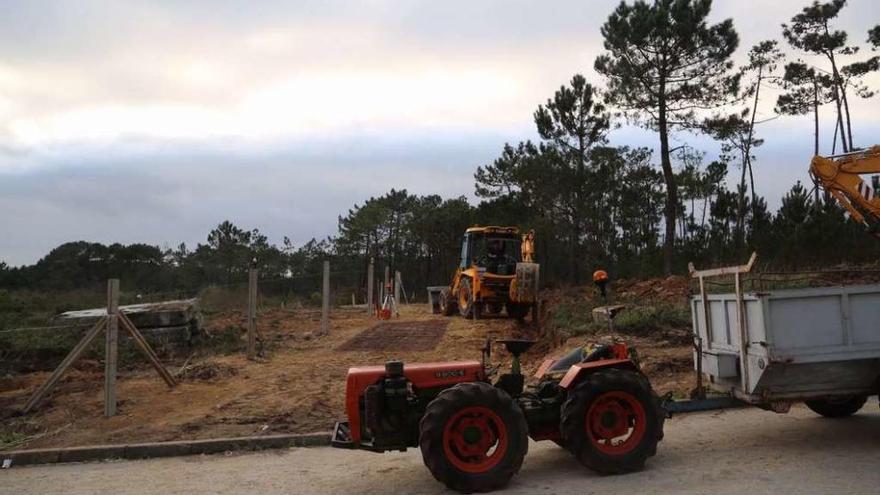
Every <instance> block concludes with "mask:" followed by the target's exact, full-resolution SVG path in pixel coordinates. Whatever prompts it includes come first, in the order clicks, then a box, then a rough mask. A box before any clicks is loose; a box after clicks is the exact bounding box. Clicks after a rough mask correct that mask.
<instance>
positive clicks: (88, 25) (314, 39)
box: [0, 0, 880, 264]
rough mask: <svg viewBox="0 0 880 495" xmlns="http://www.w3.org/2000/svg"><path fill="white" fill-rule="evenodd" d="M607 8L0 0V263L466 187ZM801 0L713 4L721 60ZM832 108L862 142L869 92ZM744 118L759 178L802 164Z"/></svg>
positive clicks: (319, 217)
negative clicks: (730, 34)
mask: <svg viewBox="0 0 880 495" xmlns="http://www.w3.org/2000/svg"><path fill="white" fill-rule="evenodd" d="M617 3H618V2H617V0H603V1H596V2H583V1H582V0H565V1H556V2H552V3H546V2H533V1H525V0H515V1H511V0H506V1H502V0H490V1H483V2H464V1H451V2H436V1H427V0H419V1H416V0H413V1H378V0H374V1H364V2H347V1H341V0H340V1H317V0H314V1H304V0H303V1H297V2H286V1H285V2H282V1H266V2H258V3H254V2H242V1H231V0H215V1H212V2H208V1H179V2H165V1H147V0H142V1H130V2H119V1H109V0H105V1H97V0H82V1H77V2H66V1H54V2H52V1H50V2H29V1H12V2H5V3H4V15H3V17H2V18H0V211H2V216H0V259H4V260H6V261H8V262H11V263H13V264H21V263H31V262H33V261H35V260H36V259H37V258H39V257H40V256H42V255H43V254H45V252H46V251H47V250H48V249H50V248H52V247H54V246H55V245H57V244H59V243H61V242H65V241H69V240H76V239H88V240H98V241H103V242H111V241H122V242H150V243H159V244H169V245H175V244H176V243H178V242H181V241H185V242H187V243H189V244H192V243H195V242H200V241H203V238H204V236H205V234H206V233H207V231H208V230H209V229H210V228H211V227H213V226H214V225H216V224H217V223H218V222H220V221H221V220H223V219H225V218H230V219H231V220H233V221H235V222H236V223H240V224H242V225H243V226H246V227H249V228H253V227H258V228H260V229H261V230H264V231H265V232H266V233H267V234H269V235H270V237H271V238H273V239H274V240H280V238H281V236H284V235H288V236H290V237H291V238H293V239H294V240H295V241H297V242H300V243H302V242H305V241H307V240H308V239H309V238H311V237H313V236H315V237H323V236H326V235H328V234H331V233H332V232H333V231H334V230H335V227H336V217H337V215H338V214H339V213H341V212H344V211H346V210H347V209H348V208H349V207H351V206H352V205H353V204H354V203H357V202H362V201H363V200H364V199H365V198H367V197H369V196H370V195H378V194H382V193H383V192H385V191H387V190H388V189H390V188H391V187H395V188H399V189H400V188H407V189H409V190H411V191H412V192H417V193H421V194H428V193H440V194H443V195H446V196H457V195H459V194H466V195H470V194H471V193H472V190H473V180H472V176H473V172H474V169H475V168H476V166H477V165H482V164H485V163H488V162H490V161H491V160H492V159H493V158H494V157H495V156H496V155H497V153H498V152H499V150H500V148H501V146H502V145H503V143H504V142H506V141H509V142H516V141H519V140H521V139H528V138H534V130H533V126H532V124H531V115H532V112H533V111H534V109H535V108H536V107H537V105H538V104H540V103H542V102H544V101H545V100H546V99H547V98H548V97H550V96H551V95H552V93H553V91H554V90H556V89H557V88H558V87H559V86H560V85H562V84H564V83H566V82H567V81H568V80H569V79H570V78H571V76H572V75H573V74H574V73H576V72H582V73H584V74H585V75H586V76H587V78H588V79H590V80H592V81H594V82H600V81H599V79H598V77H596V75H595V74H593V73H592V61H593V59H594V58H595V56H596V55H598V54H599V53H600V51H601V49H602V46H601V35H600V33H599V27H600V25H601V24H602V22H603V21H604V19H605V18H607V15H608V13H610V12H611V10H612V9H613V8H614V6H615V5H616V4H617ZM803 4H804V2H803V1H802V0H785V1H779V2H775V3H773V4H772V5H771V4H767V5H764V6H762V9H761V12H760V15H759V16H756V15H755V12H754V6H753V5H751V4H750V3H748V2H720V1H717V2H715V7H714V8H715V10H714V12H713V17H714V18H715V19H717V20H720V19H722V18H725V17H734V19H735V22H736V25H737V28H738V29H739V31H740V34H741V38H742V44H741V49H740V52H739V55H738V57H739V60H742V59H743V57H744V54H745V52H746V50H747V49H748V47H749V46H751V45H752V44H754V43H756V42H757V41H760V40H762V39H765V38H768V37H778V35H779V24H780V23H781V22H784V21H785V20H787V19H788V18H790V17H791V15H793V14H795V13H797V12H798V11H799V10H800V9H801V8H802V7H803ZM874 10H875V9H874V5H873V3H872V2H871V1H870V0H853V1H851V2H850V3H849V5H848V6H847V8H846V9H845V10H844V15H843V17H842V18H841V26H842V27H844V28H846V29H848V30H849V31H850V32H851V34H852V38H853V39H854V40H855V41H862V38H863V37H864V36H863V34H862V33H861V31H864V30H865V29H867V27H868V26H867V25H866V24H865V22H864V19H866V18H868V17H871V15H870V14H872V13H874ZM870 84H872V85H873V86H874V87H878V86H880V78H874V79H872V80H871V81H870ZM767 94H768V96H772V93H771V92H770V90H768V93H767ZM767 101H768V102H770V101H771V98H768V100H767ZM771 106H772V105H770V104H768V105H765V106H764V107H762V108H761V112H760V113H761V115H762V116H765V117H766V116H770V114H771V112H770V110H771V109H770V107H771ZM852 110H853V119H854V121H855V122H856V123H857V127H856V134H857V142H860V143H862V144H869V143H870V141H871V140H872V138H873V137H874V136H877V135H878V134H877V132H876V131H880V117H878V113H877V112H876V102H875V101H868V102H859V103H858V104H854V105H853V108H852ZM823 112H826V111H825V110H823ZM829 117H830V113H823V118H825V121H823V132H825V131H824V129H827V128H830V124H829V123H828V122H827V120H828V118H829ZM760 133H761V135H762V136H763V137H765V138H766V139H767V144H765V146H764V147H762V148H761V149H760V150H759V151H758V165H757V168H756V173H757V174H758V179H759V192H761V193H762V194H765V195H767V196H768V197H770V198H771V199H772V198H778V196H779V195H781V193H782V192H783V191H784V190H786V189H787V188H788V187H790V184H791V183H793V182H794V180H795V179H796V178H804V177H805V168H806V164H807V162H808V161H809V153H810V150H811V144H810V143H811V142H812V137H811V136H812V129H811V127H810V123H809V121H808V119H806V118H804V119H798V118H785V119H779V120H778V121H773V122H770V123H768V124H766V125H765V126H763V127H762V128H761V129H760ZM676 138H677V139H679V140H682V141H688V142H690V143H692V144H694V145H695V146H697V147H699V148H701V149H707V150H709V151H710V155H711V154H712V153H714V152H716V151H717V145H716V144H714V143H712V142H710V141H708V140H706V139H705V138H697V137H694V136H691V135H679V136H676ZM612 141H613V142H614V143H615V144H629V145H647V146H655V141H656V136H655V135H653V134H651V133H648V132H645V131H643V130H639V129H634V128H623V129H620V130H617V131H615V132H614V133H613V134H612ZM827 141H828V137H826V136H823V143H825V142H827ZM709 159H711V156H710V157H709ZM773 204H774V203H773V201H771V206H772V205H773Z"/></svg>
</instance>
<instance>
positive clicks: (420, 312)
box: [0, 304, 692, 448]
mask: <svg viewBox="0 0 880 495" xmlns="http://www.w3.org/2000/svg"><path fill="white" fill-rule="evenodd" d="M243 323H244V317H243V316H242V315H241V314H240V313H237V312H232V313H229V314H225V315H220V316H215V317H214V318H212V319H211V320H210V321H209V324H208V330H209V331H212V332H218V331H219V330H220V329H223V328H227V327H229V326H230V325H232V326H235V325H242V326H243ZM392 323H395V325H396V324H398V323H405V325H404V327H405V328H404V329H405V331H404V333H403V334H400V333H399V332H400V331H401V330H400V327H399V325H397V328H396V329H395V326H394V325H393V326H392V327H391V330H390V332H391V334H392V335H396V337H395V338H394V339H387V341H385V343H384V344H382V345H376V341H375V338H373V339H370V338H369V337H371V336H372V337H381V336H382V333H381V331H380V330H381V329H379V330H372V332H373V333H372V335H371V334H369V333H367V334H362V332H364V331H368V330H369V329H370V328H372V327H374V326H375V325H376V324H377V321H376V320H375V319H373V318H370V317H368V315H367V314H366V313H365V311H364V310H363V309H357V308H343V309H336V310H334V311H333V312H332V318H331V330H330V332H329V335H319V328H320V313H319V312H318V311H314V310H284V309H273V310H268V311H265V312H262V313H261V314H260V317H259V327H260V329H261V333H262V337H263V341H264V342H265V347H266V351H267V352H266V355H265V357H264V358H262V359H260V360H259V361H256V362H252V361H248V360H247V359H246V358H245V356H244V355H243V353H241V352H234V353H230V354H226V355H222V354H220V355H218V354H213V355H212V354H204V353H201V354H197V355H195V356H193V357H191V358H190V359H188V360H186V362H171V363H168V368H169V369H170V370H171V371H172V372H178V373H179V374H180V377H181V380H180V384H179V385H178V386H177V387H176V388H174V389H170V390H169V389H168V388H167V387H166V386H165V384H164V383H163V382H162V381H161V380H160V379H159V378H158V377H157V375H156V374H155V372H154V371H153V370H152V369H151V368H148V367H136V368H133V369H125V370H122V371H121V372H120V377H119V380H118V392H117V395H118V397H119V408H118V410H119V414H118V415H117V416H116V417H113V418H110V419H105V418H104V417H103V416H102V411H103V368H102V366H101V365H100V363H98V362H94V361H84V362H81V363H79V364H78V365H77V366H76V368H75V369H73V370H71V371H70V372H69V373H68V374H67V375H66V376H65V377H64V379H63V380H62V381H61V383H60V384H59V385H58V387H57V388H56V390H55V391H54V392H53V393H52V395H51V396H50V397H49V398H48V400H46V401H45V402H44V403H43V404H42V405H40V406H39V407H38V409H37V410H36V411H35V412H33V413H31V414H29V415H27V416H23V417H21V416H19V417H14V416H13V415H12V414H13V412H14V411H15V410H16V409H17V408H21V407H22V406H23V405H24V403H25V402H26V401H27V399H28V397H29V396H30V394H31V393H33V391H34V390H35V389H36V387H37V386H39V384H40V383H42V382H43V381H44V380H45V379H46V378H47V377H48V376H49V373H47V372H41V373H31V374H26V375H19V376H12V377H6V378H2V379H0V421H2V425H0V433H4V434H5V435H6V437H7V438H9V437H10V435H15V436H16V438H20V439H21V440H20V441H18V442H16V443H15V444H13V445H12V447H15V448H41V447H62V446H77V445H92V444H105V443H124V442H142V441H166V440H181V439H204V438H218V437H226V436H240V435H255V434H272V433H290V432H313V431H322V430H329V429H330V428H331V426H332V424H333V422H334V421H336V420H337V419H340V418H341V417H342V416H343V414H344V413H343V395H344V389H345V375H346V372H347V370H348V368H349V367H350V366H355V365H364V364H381V363H384V362H385V361H387V360H390V359H402V360H404V361H405V362H418V361H422V362H426V361H442V360H463V359H479V358H480V350H479V349H480V348H481V347H482V346H483V345H484V343H485V340H486V337H487V335H491V336H492V337H494V338H505V337H507V338H511V337H513V338H522V337H538V338H542V339H543V340H544V341H545V342H543V343H542V345H540V346H536V349H535V350H533V351H530V352H529V353H528V354H527V355H525V356H524V358H523V368H524V370H525V371H526V372H528V373H532V372H534V370H536V369H537V367H538V366H539V365H540V363H541V361H542V360H543V359H544V357H545V355H552V354H561V353H564V352H565V351H567V350H568V349H570V348H572V347H574V346H576V345H582V344H583V343H584V342H585V340H587V339H585V338H583V337H578V338H572V339H568V341H567V342H563V343H562V345H561V346H558V347H554V346H553V345H551V344H550V343H548V342H546V341H547V338H546V335H542V334H541V332H540V331H535V330H534V329H533V328H530V327H529V326H528V325H523V324H520V323H517V322H516V321H515V320H510V319H507V318H503V317H497V318H492V317H487V318H485V319H482V320H479V321H476V322H474V321H470V320H465V319H462V318H461V317H457V316H456V317H451V318H446V317H443V316H440V315H432V314H430V313H429V312H428V309H427V305H424V304H417V305H415V304H414V305H408V306H403V307H402V310H401V315H400V318H399V319H394V320H392ZM387 328H388V327H386V329H387ZM444 328H445V331H443V329H444ZM419 329H424V331H425V332H426V333H427V335H426V336H425V337H426V339H423V341H427V342H428V343H427V344H424V342H423V343H422V345H421V346H412V345H408V338H407V337H406V335H407V334H406V332H416V333H418V332H419ZM627 340H628V341H629V342H631V343H632V344H633V345H635V346H636V347H637V348H638V352H639V354H640V356H641V357H642V362H643V366H644V369H645V370H646V372H647V373H648V374H649V376H650V377H651V380H652V382H653V384H654V386H655V388H656V389H657V391H658V392H659V393H661V394H662V393H665V392H668V391H673V392H675V393H677V394H679V395H682V394H685V393H686V392H687V390H688V388H689V387H690V386H691V383H692V372H691V371H690V367H691V364H690V359H691V350H690V348H689V347H688V346H685V345H682V344H681V343H680V342H679V343H676V342H673V341H667V340H663V338H653V339H652V338H644V337H642V338H635V337H633V338H627ZM364 342H366V343H364ZM383 346H384V347H383ZM348 349H351V350H348ZM418 349H423V350H418ZM493 351H494V352H495V354H493V361H494V362H498V361H501V362H503V363H505V365H506V364H508V363H509V356H507V355H506V353H505V352H504V351H503V350H502V349H501V347H500V346H495V348H494V349H493Z"/></svg>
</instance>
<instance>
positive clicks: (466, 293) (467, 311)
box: [458, 277, 481, 319]
mask: <svg viewBox="0 0 880 495" xmlns="http://www.w3.org/2000/svg"><path fill="white" fill-rule="evenodd" d="M473 287H474V285H473V282H472V281H471V279H470V278H469V277H462V278H461V281H460V282H459V283H458V312H459V313H461V316H464V317H465V318H476V319H479V318H480V309H481V308H480V306H481V304H477V302H476V296H475V295H474V289H473ZM475 313H476V314H475Z"/></svg>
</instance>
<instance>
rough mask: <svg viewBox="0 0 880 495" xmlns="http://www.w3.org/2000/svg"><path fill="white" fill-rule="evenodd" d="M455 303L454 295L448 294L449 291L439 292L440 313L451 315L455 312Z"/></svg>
mask: <svg viewBox="0 0 880 495" xmlns="http://www.w3.org/2000/svg"><path fill="white" fill-rule="evenodd" d="M455 309H456V304H455V297H452V296H451V295H450V294H449V291H443V292H441V293H440V314H442V315H443V316H452V314H453V313H455Z"/></svg>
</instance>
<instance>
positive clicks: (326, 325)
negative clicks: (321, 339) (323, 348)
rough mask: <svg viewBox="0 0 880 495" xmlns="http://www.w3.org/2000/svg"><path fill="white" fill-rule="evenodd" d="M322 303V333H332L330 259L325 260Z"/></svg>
mask: <svg viewBox="0 0 880 495" xmlns="http://www.w3.org/2000/svg"><path fill="white" fill-rule="evenodd" d="M323 296H324V297H323V298H322V299H323V304H322V305H321V334H322V335H327V334H328V333H330V261H325V262H324V294H323Z"/></svg>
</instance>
